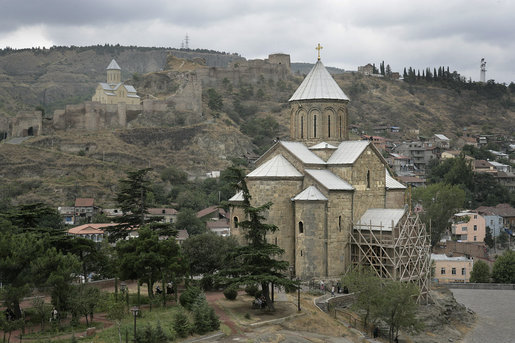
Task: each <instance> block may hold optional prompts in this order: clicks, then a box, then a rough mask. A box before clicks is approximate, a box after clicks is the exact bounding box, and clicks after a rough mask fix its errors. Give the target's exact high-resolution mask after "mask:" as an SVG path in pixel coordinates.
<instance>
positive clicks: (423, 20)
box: [0, 0, 515, 83]
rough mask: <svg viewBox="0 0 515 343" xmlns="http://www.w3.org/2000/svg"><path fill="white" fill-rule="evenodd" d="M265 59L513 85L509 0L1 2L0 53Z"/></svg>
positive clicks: (513, 13)
mask: <svg viewBox="0 0 515 343" xmlns="http://www.w3.org/2000/svg"><path fill="white" fill-rule="evenodd" d="M186 34H188V36H189V40H190V41H189V47H190V48H192V49H196V48H205V49H213V50H218V51H226V52H237V53H239V54H241V55H242V56H243V57H245V58H247V59H251V58H265V57H266V56H268V54H270V53H276V52H282V53H287V54H290V55H291V60H292V62H315V61H316V58H317V56H316V50H315V46H316V45H317V43H320V44H321V45H322V46H323V50H322V52H321V55H322V61H323V62H324V64H325V65H326V66H334V67H340V68H344V69H346V70H356V69H357V66H359V65H364V64H366V63H369V62H370V63H376V66H379V63H380V62H381V61H382V60H384V61H385V64H390V65H391V67H392V70H394V71H399V72H401V73H402V69H403V68H404V67H408V66H412V67H415V68H421V69H422V68H425V67H431V69H432V68H433V67H438V66H449V67H450V69H451V71H452V70H457V71H458V72H459V73H460V74H462V75H463V76H465V77H467V79H468V78H469V77H470V78H472V80H478V79H479V64H480V60H481V58H483V57H484V58H485V59H486V61H487V74H486V77H487V79H495V80H496V81H497V82H506V83H509V82H511V81H515V1H514V0H491V1H486V0H420V1H419V0H389V1H379V0H375V1H373V0H310V1H307V0H297V1H295V0H253V1H246V0H189V1H186V0H146V1H145V0H107V1H106V0H0V48H5V47H7V46H8V47H11V48H26V47H33V46H36V47H37V46H41V47H43V46H46V47H50V46H52V45H76V46H84V45H96V44H105V43H110V44H121V45H137V46H161V47H172V48H180V47H181V44H182V43H183V41H184V38H185V36H186Z"/></svg>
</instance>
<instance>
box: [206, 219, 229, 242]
mask: <svg viewBox="0 0 515 343" xmlns="http://www.w3.org/2000/svg"><path fill="white" fill-rule="evenodd" d="M206 227H207V229H208V230H210V231H211V232H214V233H216V234H217V235H218V236H222V237H228V236H230V235H231V225H230V224H229V219H226V218H224V219H220V220H216V221H207V222H206Z"/></svg>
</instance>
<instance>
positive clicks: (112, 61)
mask: <svg viewBox="0 0 515 343" xmlns="http://www.w3.org/2000/svg"><path fill="white" fill-rule="evenodd" d="M106 69H107V70H110V69H118V70H121V69H122V68H120V66H119V65H118V63H116V61H115V60H114V58H113V59H112V60H111V63H109V65H108V66H107V68H106Z"/></svg>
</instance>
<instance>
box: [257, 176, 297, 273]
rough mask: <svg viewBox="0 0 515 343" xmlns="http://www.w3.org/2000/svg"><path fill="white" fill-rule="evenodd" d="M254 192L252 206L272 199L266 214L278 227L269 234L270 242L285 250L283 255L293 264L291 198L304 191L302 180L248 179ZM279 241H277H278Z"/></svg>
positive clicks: (269, 220) (293, 236)
mask: <svg viewBox="0 0 515 343" xmlns="http://www.w3.org/2000/svg"><path fill="white" fill-rule="evenodd" d="M247 186H248V188H249V192H250V194H252V199H251V204H252V206H260V205H263V204H264V203H266V202H268V201H271V202H272V207H271V208H270V210H269V211H268V213H267V214H266V217H267V222H268V223H272V224H274V225H276V226H277V227H278V230H277V231H276V232H275V233H272V234H268V235H267V239H268V241H269V242H271V243H274V244H277V245H278V246H279V247H281V248H282V249H284V250H285V253H284V255H283V256H282V259H283V260H286V261H288V262H289V263H290V265H293V263H294V251H295V235H294V227H295V226H294V222H293V220H294V218H293V203H292V201H291V198H293V197H294V196H295V195H297V194H298V193H300V192H301V191H302V180H300V179H297V180H294V179H274V180H271V179H254V178H248V179H247ZM276 242H277V243H276Z"/></svg>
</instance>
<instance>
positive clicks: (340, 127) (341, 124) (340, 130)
mask: <svg viewBox="0 0 515 343" xmlns="http://www.w3.org/2000/svg"><path fill="white" fill-rule="evenodd" d="M340 138H342V117H341V116H340Z"/></svg>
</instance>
